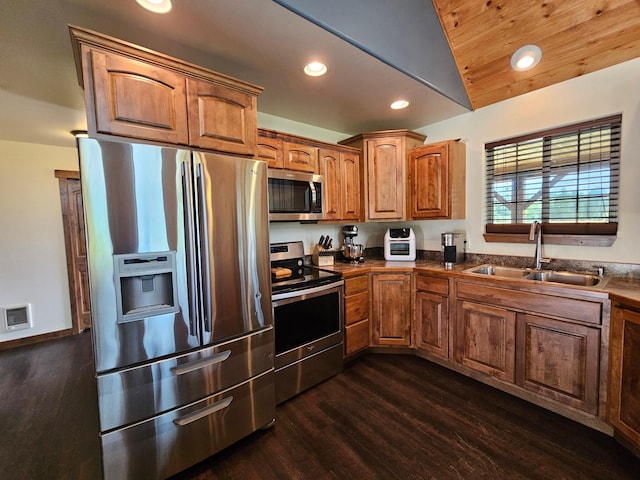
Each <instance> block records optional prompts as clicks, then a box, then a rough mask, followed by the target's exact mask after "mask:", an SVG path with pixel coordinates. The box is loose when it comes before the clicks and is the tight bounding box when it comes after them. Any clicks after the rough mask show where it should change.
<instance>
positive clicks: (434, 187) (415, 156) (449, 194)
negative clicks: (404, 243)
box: [409, 140, 466, 220]
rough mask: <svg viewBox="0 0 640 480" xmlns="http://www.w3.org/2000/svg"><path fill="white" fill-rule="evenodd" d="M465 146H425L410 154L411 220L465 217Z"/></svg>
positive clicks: (442, 144) (441, 143)
mask: <svg viewBox="0 0 640 480" xmlns="http://www.w3.org/2000/svg"><path fill="white" fill-rule="evenodd" d="M465 171H466V147H465V145H464V144H462V143H460V142H457V141H453V140H451V141H447V142H440V143H432V144H429V145H423V146H420V147H417V148H415V149H413V150H412V151H411V152H410V153H409V184H410V194H411V201H410V207H411V218H412V219H416V220H419V219H457V218H464V217H465V188H466V182H465Z"/></svg>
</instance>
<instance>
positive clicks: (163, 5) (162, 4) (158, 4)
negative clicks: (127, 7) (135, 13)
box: [136, 0, 172, 13]
mask: <svg viewBox="0 0 640 480" xmlns="http://www.w3.org/2000/svg"><path fill="white" fill-rule="evenodd" d="M136 2H138V5H140V6H142V7H144V8H146V9H147V10H149V11H151V12H153V13H167V12H168V11H169V10H171V7H172V5H171V0H136Z"/></svg>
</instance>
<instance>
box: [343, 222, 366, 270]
mask: <svg viewBox="0 0 640 480" xmlns="http://www.w3.org/2000/svg"><path fill="white" fill-rule="evenodd" d="M357 236H358V226H357V225H345V226H344V227H342V260H343V261H345V262H349V263H362V262H364V245H362V244H359V243H355V242H354V238H355V237H357Z"/></svg>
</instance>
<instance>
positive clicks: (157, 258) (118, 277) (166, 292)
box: [113, 251, 179, 323]
mask: <svg viewBox="0 0 640 480" xmlns="http://www.w3.org/2000/svg"><path fill="white" fill-rule="evenodd" d="M113 266H114V274H115V287H116V303H117V315H118V323H126V322H132V321H135V320H139V319H141V318H146V317H151V316H155V315H163V314H166V313H176V312H177V311H178V310H179V306H178V292H177V290H176V253H175V251H167V252H153V253H133V254H124V255H114V256H113Z"/></svg>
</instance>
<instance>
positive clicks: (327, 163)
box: [320, 148, 342, 220]
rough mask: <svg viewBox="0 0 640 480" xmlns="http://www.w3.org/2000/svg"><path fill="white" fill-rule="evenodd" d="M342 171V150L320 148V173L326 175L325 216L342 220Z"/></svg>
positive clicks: (325, 217) (327, 218)
mask: <svg viewBox="0 0 640 480" xmlns="http://www.w3.org/2000/svg"><path fill="white" fill-rule="evenodd" d="M340 174H341V171H340V152H338V151H336V150H328V149H325V148H322V149H320V175H322V176H323V177H324V184H323V186H324V191H323V194H322V196H323V198H322V202H323V211H322V214H323V218H324V219H325V220H340V219H341V218H342V207H341V205H342V202H341V200H342V199H341V191H342V178H341V175H340Z"/></svg>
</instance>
